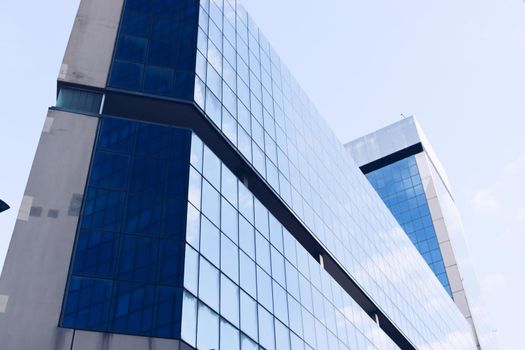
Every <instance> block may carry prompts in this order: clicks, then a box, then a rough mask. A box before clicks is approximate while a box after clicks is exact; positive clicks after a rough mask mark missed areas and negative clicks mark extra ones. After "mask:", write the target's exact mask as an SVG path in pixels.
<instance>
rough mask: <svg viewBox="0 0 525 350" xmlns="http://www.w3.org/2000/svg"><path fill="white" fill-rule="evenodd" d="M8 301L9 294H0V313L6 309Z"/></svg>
mask: <svg viewBox="0 0 525 350" xmlns="http://www.w3.org/2000/svg"><path fill="white" fill-rule="evenodd" d="M8 302H9V295H0V314H3V313H5V310H7V303H8Z"/></svg>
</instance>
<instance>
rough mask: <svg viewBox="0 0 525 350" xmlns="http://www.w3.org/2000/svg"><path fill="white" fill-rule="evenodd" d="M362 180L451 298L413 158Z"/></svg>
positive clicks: (386, 167)
mask: <svg viewBox="0 0 525 350" xmlns="http://www.w3.org/2000/svg"><path fill="white" fill-rule="evenodd" d="M366 176H367V178H368V180H369V181H370V183H371V184H372V186H373V187H374V188H375V190H376V191H377V193H378V194H379V196H380V197H381V199H383V201H384V202H385V204H386V205H387V207H388V208H389V209H390V211H391V212H392V214H393V215H394V217H395V218H396V220H397V221H398V222H399V224H400V225H401V227H402V228H403V229H404V230H405V232H406V233H407V235H408V237H409V238H410V240H411V241H412V243H414V245H415V246H416V248H417V249H418V251H419V253H420V254H421V255H422V256H423V258H424V259H425V261H426V262H427V264H428V266H430V268H431V269H432V271H433V272H434V274H435V275H436V277H437V278H438V279H439V281H440V282H441V284H442V285H443V287H444V288H445V290H446V291H447V293H448V294H449V295H450V297H452V290H451V289H450V283H449V281H448V277H447V274H446V272H445V264H444V262H443V257H442V255H441V250H440V249H439V243H438V240H437V236H436V231H435V229H434V224H433V223H432V217H431V216H430V210H429V208H428V203H427V200H426V197H425V191H424V189H423V184H422V182H421V176H420V175H419V170H418V168H417V164H416V158H415V157H414V156H411V157H408V158H405V159H402V160H400V161H398V162H395V163H393V164H390V165H387V166H385V167H383V168H381V169H378V170H375V171H373V172H370V173H368V174H367V175H366Z"/></svg>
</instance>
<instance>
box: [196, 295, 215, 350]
mask: <svg viewBox="0 0 525 350" xmlns="http://www.w3.org/2000/svg"><path fill="white" fill-rule="evenodd" d="M197 348H198V349H218V348H219V316H218V315H217V314H216V313H215V312H213V311H212V310H211V309H210V308H208V307H207V306H206V305H204V304H201V303H199V324H198V327H197Z"/></svg>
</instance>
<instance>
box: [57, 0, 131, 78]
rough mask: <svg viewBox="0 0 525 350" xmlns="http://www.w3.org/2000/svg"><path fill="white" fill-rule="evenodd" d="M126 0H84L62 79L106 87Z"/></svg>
mask: <svg viewBox="0 0 525 350" xmlns="http://www.w3.org/2000/svg"><path fill="white" fill-rule="evenodd" d="M123 3H124V0H82V1H81V2H80V8H79V10H78V13H77V16H76V18H75V23H74V25H73V31H72V32H71V36H70V38H69V43H68V45H67V49H66V53H65V55H64V61H63V63H62V66H61V68H60V75H59V78H58V79H59V80H61V81H65V82H70V83H76V84H83V85H89V86H94V87H99V88H104V87H106V81H107V77H108V72H109V68H110V65H111V59H112V57H113V49H114V46H115V38H116V36H117V30H118V26H119V22H120V14H121V11H122V6H123Z"/></svg>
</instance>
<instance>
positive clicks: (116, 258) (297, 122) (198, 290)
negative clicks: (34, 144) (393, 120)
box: [0, 0, 475, 350]
mask: <svg viewBox="0 0 525 350" xmlns="http://www.w3.org/2000/svg"><path fill="white" fill-rule="evenodd" d="M313 68H315V67H313ZM57 96H58V98H57V103H56V106H55V107H52V108H51V109H50V110H49V113H48V116H47V118H46V121H45V124H44V129H43V132H42V135H41V137H40V142H39V145H38V150H37V152H36V156H35V159H34V162H33V166H32V170H31V174H30V177H29V181H28V184H27V188H26V192H25V195H24V197H23V200H22V206H21V208H20V211H19V214H18V220H17V223H16V226H15V230H14V234H13V238H12V240H11V244H10V247H9V251H8V255H7V260H6V262H5V265H4V270H3V273H2V276H1V278H0V344H1V345H0V348H1V349H2V350H33V349H38V350H66V349H67V350H84V349H93V350H94V349H103V350H108V349H110V350H117V349H118V350H120V349H126V350H141V349H153V350H161V349H201V350H211V349H214V350H219V349H222V350H252V349H265V350H298V349H301V350H326V349H330V350H334V349H338V350H356V349H357V350H365V349H366V350H371V349H375V350H395V349H403V350H405V349H406V350H414V349H444V350H450V349H454V350H471V349H475V342H474V339H473V337H472V334H471V331H470V326H469V324H468V322H467V321H466V320H465V318H464V317H463V315H462V314H461V312H460V311H459V310H458V308H457V307H456V305H455V304H454V303H453V302H452V300H451V299H450V298H449V297H448V296H447V294H446V292H445V291H444V290H443V288H441V285H440V284H439V281H438V280H437V279H436V278H435V276H434V275H433V274H432V272H431V270H430V269H429V268H428V266H427V265H426V263H425V261H424V260H423V258H422V257H421V256H420V255H419V253H418V252H417V250H416V249H415V248H414V246H413V245H412V243H411V242H410V240H409V239H408V238H407V237H406V235H405V233H404V232H403V230H402V228H401V227H400V226H399V224H398V223H397V221H396V220H395V218H394V217H393V216H392V214H391V213H390V211H389V210H388V209H387V208H386V206H385V205H384V203H383V202H382V201H381V199H380V198H379V196H378V195H377V193H376V192H375V191H374V190H373V188H372V187H371V186H370V184H369V183H368V181H367V180H366V178H365V177H364V176H363V174H362V173H361V171H360V170H359V168H358V167H357V166H356V165H355V163H354V162H353V160H352V158H351V157H350V155H348V154H347V152H346V151H345V149H344V147H343V145H342V144H341V143H340V142H339V141H337V138H336V137H335V136H334V135H333V133H332V131H331V130H330V129H329V128H328V126H327V125H326V123H325V121H324V120H323V119H322V117H321V116H320V115H319V113H318V112H317V111H316V109H315V108H314V106H313V103H312V102H311V101H310V100H309V98H308V97H307V96H306V94H305V93H304V92H303V91H302V90H301V88H300V86H299V84H298V83H297V82H296V80H295V79H294V78H293V77H292V76H291V74H290V72H289V71H288V69H287V68H286V66H285V65H284V64H283V63H282V61H281V60H280V58H279V56H278V55H277V54H276V53H275V51H274V50H273V49H272V47H271V46H270V44H269V43H268V41H267V40H266V39H265V37H264V36H263V34H262V33H261V32H260V31H259V29H258V28H257V26H256V24H255V23H254V22H253V20H252V19H251V18H250V16H249V15H248V14H247V13H246V11H245V10H244V9H243V8H242V7H241V6H239V5H238V4H237V2H236V1H233V0H226V1H223V0H211V1H210V0H200V1H198V0H126V1H123V0H82V1H81V2H80V9H79V12H78V15H77V18H76V21H75V25H74V27H73V32H72V34H71V37H70V40H69V45H68V47H67V50H66V54H65V58H64V62H63V64H62V68H61V70H60V76H59V80H58V95H57Z"/></svg>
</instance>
